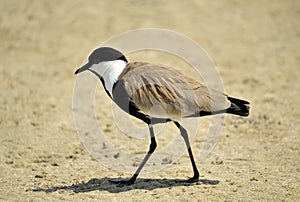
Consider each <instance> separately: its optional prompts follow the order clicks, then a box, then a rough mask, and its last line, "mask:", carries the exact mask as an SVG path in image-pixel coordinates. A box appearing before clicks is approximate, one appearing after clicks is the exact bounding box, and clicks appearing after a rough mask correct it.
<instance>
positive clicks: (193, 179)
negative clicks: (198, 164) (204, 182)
mask: <svg viewBox="0 0 300 202" xmlns="http://www.w3.org/2000/svg"><path fill="white" fill-rule="evenodd" d="M198 181H199V176H194V177H191V178H189V179H187V180H176V182H177V183H194V182H198Z"/></svg>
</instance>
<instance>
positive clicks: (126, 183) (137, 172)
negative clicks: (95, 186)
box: [110, 124, 157, 185]
mask: <svg viewBox="0 0 300 202" xmlns="http://www.w3.org/2000/svg"><path fill="white" fill-rule="evenodd" d="M148 127H149V131H150V137H151V143H150V147H149V150H148V153H147V154H146V156H145V157H144V159H143V161H142V163H141V164H140V165H139V167H138V169H137V170H136V171H135V173H134V174H133V176H132V177H131V178H130V179H129V180H122V181H112V180H110V182H113V183H118V184H125V185H131V184H133V183H134V182H135V180H136V178H137V176H138V175H139V174H140V172H141V170H142V169H143V167H144V165H145V164H146V162H147V161H148V159H149V158H150V156H151V154H152V153H153V152H154V150H155V148H156V146H157V144H156V140H155V136H154V130H153V127H152V124H148Z"/></svg>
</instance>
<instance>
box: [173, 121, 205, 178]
mask: <svg viewBox="0 0 300 202" xmlns="http://www.w3.org/2000/svg"><path fill="white" fill-rule="evenodd" d="M174 123H175V125H176V126H177V128H178V129H179V130H180V133H181V136H182V137H183V139H184V141H185V144H186V147H187V150H188V152H189V156H190V160H191V163H192V166H193V171H194V176H193V177H192V178H189V179H188V180H186V182H197V181H198V180H199V172H198V169H197V166H196V163H195V160H194V156H193V152H192V148H191V145H190V141H189V137H188V134H187V131H186V129H185V128H183V127H182V126H181V125H180V124H179V123H178V122H177V121H174Z"/></svg>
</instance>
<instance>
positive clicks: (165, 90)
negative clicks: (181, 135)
mask: <svg viewBox="0 0 300 202" xmlns="http://www.w3.org/2000/svg"><path fill="white" fill-rule="evenodd" d="M119 81H122V83H124V88H125V90H126V91H127V93H128V95H129V97H130V99H131V101H132V102H133V103H134V104H135V105H136V107H137V108H138V109H140V110H141V111H142V112H143V113H145V114H149V115H150V116H152V117H157V118H169V117H171V118H173V117H179V116H188V115H190V114H194V113H196V112H198V111H205V112H210V111H217V110H223V109H226V108H228V107H229V106H230V102H229V101H228V99H227V96H226V95H225V94H224V93H222V92H219V91H216V90H209V89H208V88H207V87H206V86H204V85H202V84H200V83H199V82H197V81H195V80H194V79H191V78H188V77H186V76H184V75H183V74H181V73H180V72H178V71H176V70H172V69H170V68H168V67H165V66H162V65H153V64H149V63H141V62H135V63H129V64H128V65H127V67H126V68H125V70H124V71H123V73H122V74H121V75H120V76H119ZM210 93H211V94H210Z"/></svg>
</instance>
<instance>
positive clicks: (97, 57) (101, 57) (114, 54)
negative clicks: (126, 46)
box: [89, 47, 127, 64]
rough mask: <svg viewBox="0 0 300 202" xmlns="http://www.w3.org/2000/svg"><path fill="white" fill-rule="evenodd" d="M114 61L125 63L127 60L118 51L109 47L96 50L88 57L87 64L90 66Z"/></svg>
mask: <svg viewBox="0 0 300 202" xmlns="http://www.w3.org/2000/svg"><path fill="white" fill-rule="evenodd" d="M114 60H123V61H125V62H127V59H126V58H125V56H124V55H123V54H122V53H121V52H120V51H118V50H116V49H113V48H110V47H101V48H97V49H96V50H94V51H93V52H92V53H91V55H90V56H89V63H91V64H98V63H99V62H105V61H114Z"/></svg>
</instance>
